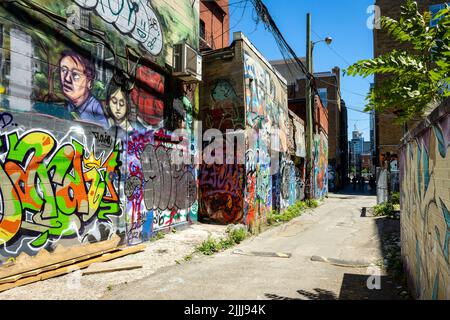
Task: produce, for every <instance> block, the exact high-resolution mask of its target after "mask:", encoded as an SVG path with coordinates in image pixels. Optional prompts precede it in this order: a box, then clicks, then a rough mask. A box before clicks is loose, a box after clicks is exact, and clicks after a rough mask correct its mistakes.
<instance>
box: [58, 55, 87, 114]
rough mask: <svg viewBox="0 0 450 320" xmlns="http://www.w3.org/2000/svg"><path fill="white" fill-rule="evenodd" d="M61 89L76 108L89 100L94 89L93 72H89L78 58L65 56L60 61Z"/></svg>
mask: <svg viewBox="0 0 450 320" xmlns="http://www.w3.org/2000/svg"><path fill="white" fill-rule="evenodd" d="M60 70H61V74H60V75H61V88H62V90H63V93H64V95H65V96H66V97H67V98H68V99H69V100H70V101H71V102H72V103H73V104H74V105H76V106H80V105H81V104H83V102H85V101H86V100H87V98H88V97H89V95H90V90H91V88H92V71H91V70H89V71H88V70H87V69H86V66H85V65H84V64H83V62H82V61H80V60H79V59H77V57H76V56H73V55H67V56H63V57H62V58H61V61H60Z"/></svg>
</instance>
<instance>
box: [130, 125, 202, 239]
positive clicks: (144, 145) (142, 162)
mask: <svg viewBox="0 0 450 320" xmlns="http://www.w3.org/2000/svg"><path fill="white" fill-rule="evenodd" d="M161 138H165V139H167V138H168V136H167V135H164V134H163V133H162V132H161V131H159V132H157V133H156V134H152V133H151V132H146V133H138V132H135V133H133V135H132V136H131V137H130V139H129V141H128V147H127V169H126V170H125V171H126V182H125V195H126V197H127V199H128V202H127V213H128V223H129V225H130V228H129V234H128V241H129V242H130V243H135V242H140V241H142V239H146V238H148V237H149V236H150V235H151V233H152V232H154V231H155V230H159V229H162V228H166V227H169V226H174V225H176V224H180V223H183V222H184V223H186V222H188V221H189V219H190V210H191V207H193V206H194V204H195V202H196V198H197V182H196V180H195V168H194V167H192V166H187V165H184V164H183V165H182V164H180V165H178V164H175V163H173V161H172V159H173V157H172V153H173V152H179V151H180V148H179V147H178V146H177V145H175V144H173V143H172V142H167V140H166V141H164V142H162V141H161ZM168 141H170V140H168ZM195 214H196V213H195Z"/></svg>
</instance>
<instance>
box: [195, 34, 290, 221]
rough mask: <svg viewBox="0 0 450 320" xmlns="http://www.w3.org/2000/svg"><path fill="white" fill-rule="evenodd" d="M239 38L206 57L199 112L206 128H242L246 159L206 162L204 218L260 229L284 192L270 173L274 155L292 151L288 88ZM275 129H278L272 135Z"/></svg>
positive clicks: (204, 171) (203, 198)
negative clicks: (290, 147) (235, 162)
mask: <svg viewBox="0 0 450 320" xmlns="http://www.w3.org/2000/svg"><path fill="white" fill-rule="evenodd" d="M235 40H236V41H235V42H234V43H233V44H232V45H231V46H230V47H229V48H225V49H223V50H217V51H213V52H209V53H207V54H205V55H204V65H203V72H204V79H205V81H204V83H203V84H202V86H201V90H200V91H201V108H200V109H201V110H200V113H201V114H202V115H203V119H204V121H203V123H204V125H206V127H204V131H205V130H207V129H219V130H220V131H221V132H223V133H225V131H226V130H227V129H230V130H241V134H240V136H241V137H243V144H244V148H243V150H244V153H245V154H243V155H242V156H243V160H244V161H243V165H241V164H236V165H230V164H227V165H214V166H211V165H203V166H202V170H201V172H202V173H201V179H200V190H201V206H200V207H201V208H200V216H201V217H202V219H206V220H207V219H212V220H214V221H217V222H221V223H245V224H247V225H248V226H249V227H250V228H257V227H258V225H259V224H260V223H261V222H263V221H264V220H265V219H266V216H267V214H268V212H269V211H270V210H272V207H273V206H272V204H273V197H274V196H277V194H281V187H280V184H276V182H275V181H274V180H273V173H276V171H277V170H275V171H274V172H271V165H272V164H273V163H272V160H271V157H272V156H273V153H274V152H277V153H287V151H288V150H287V131H288V129H287V123H288V106H287V87H286V84H285V83H284V80H283V79H282V78H279V77H278V75H277V74H276V73H275V72H274V70H273V69H272V68H271V67H270V64H268V62H267V61H265V59H264V58H262V56H261V55H260V54H259V53H258V51H257V50H256V48H254V47H253V46H252V45H251V43H250V42H249V41H248V40H247V39H246V38H245V36H243V35H241V34H236V35H235ZM276 129H278V130H280V131H279V134H277V135H276V137H277V139H273V138H272V137H271V133H273V132H274V130H276ZM238 149H240V148H238ZM224 150H225V151H227V150H226V149H224ZM240 156H241V155H239V154H238V155H236V159H239V158H240ZM282 159H283V158H282V157H281V156H280V157H279V158H277V160H276V161H277V162H278V161H280V160H281V161H282ZM280 165H281V162H280V163H276V165H275V166H274V167H273V169H276V168H278V169H279V167H280ZM285 172H286V174H289V175H290V172H288V171H287V170H286V171H285ZM214 186H216V187H218V188H215V189H213V187H214ZM276 186H278V190H274V187H275V188H276ZM286 195H287V198H289V194H288V192H286Z"/></svg>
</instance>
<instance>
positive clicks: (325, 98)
mask: <svg viewBox="0 0 450 320" xmlns="http://www.w3.org/2000/svg"><path fill="white" fill-rule="evenodd" d="M319 97H320V100H322V103H323V106H324V107H325V108H328V90H327V88H319Z"/></svg>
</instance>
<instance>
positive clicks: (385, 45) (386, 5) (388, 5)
mask: <svg viewBox="0 0 450 320" xmlns="http://www.w3.org/2000/svg"><path fill="white" fill-rule="evenodd" d="M405 2H406V1H405V0H377V1H376V3H375V4H376V5H377V6H379V7H380V9H381V15H383V16H388V17H391V18H394V19H398V18H399V17H400V10H401V8H400V6H401V5H403V4H404V3H405ZM444 2H445V1H442V0H420V1H417V3H418V5H419V10H420V11H421V12H424V11H425V10H427V9H428V7H429V6H430V5H432V4H440V3H444ZM393 49H397V50H400V49H403V50H408V49H409V47H408V46H407V45H405V44H402V43H399V42H398V41H396V40H394V39H392V38H391V37H390V36H389V35H388V34H387V33H386V32H385V31H382V30H377V29H374V56H375V57H378V56H380V55H383V54H386V53H388V52H390V51H392V50H393ZM383 79H385V77H381V76H375V85H376V86H378V85H380V83H381V82H382V81H383ZM394 118H395V116H394V115H393V114H389V113H387V112H383V113H382V114H377V115H376V135H377V136H376V141H377V146H376V148H377V153H378V157H377V158H378V161H379V163H378V165H381V163H380V162H381V161H380V159H381V158H382V156H383V155H385V154H386V153H387V152H389V153H391V154H398V146H399V143H400V139H401V138H402V137H403V134H404V129H403V126H401V125H398V124H395V123H393V119H394ZM415 124H417V123H411V124H409V126H410V127H413V126H414V125H415Z"/></svg>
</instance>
